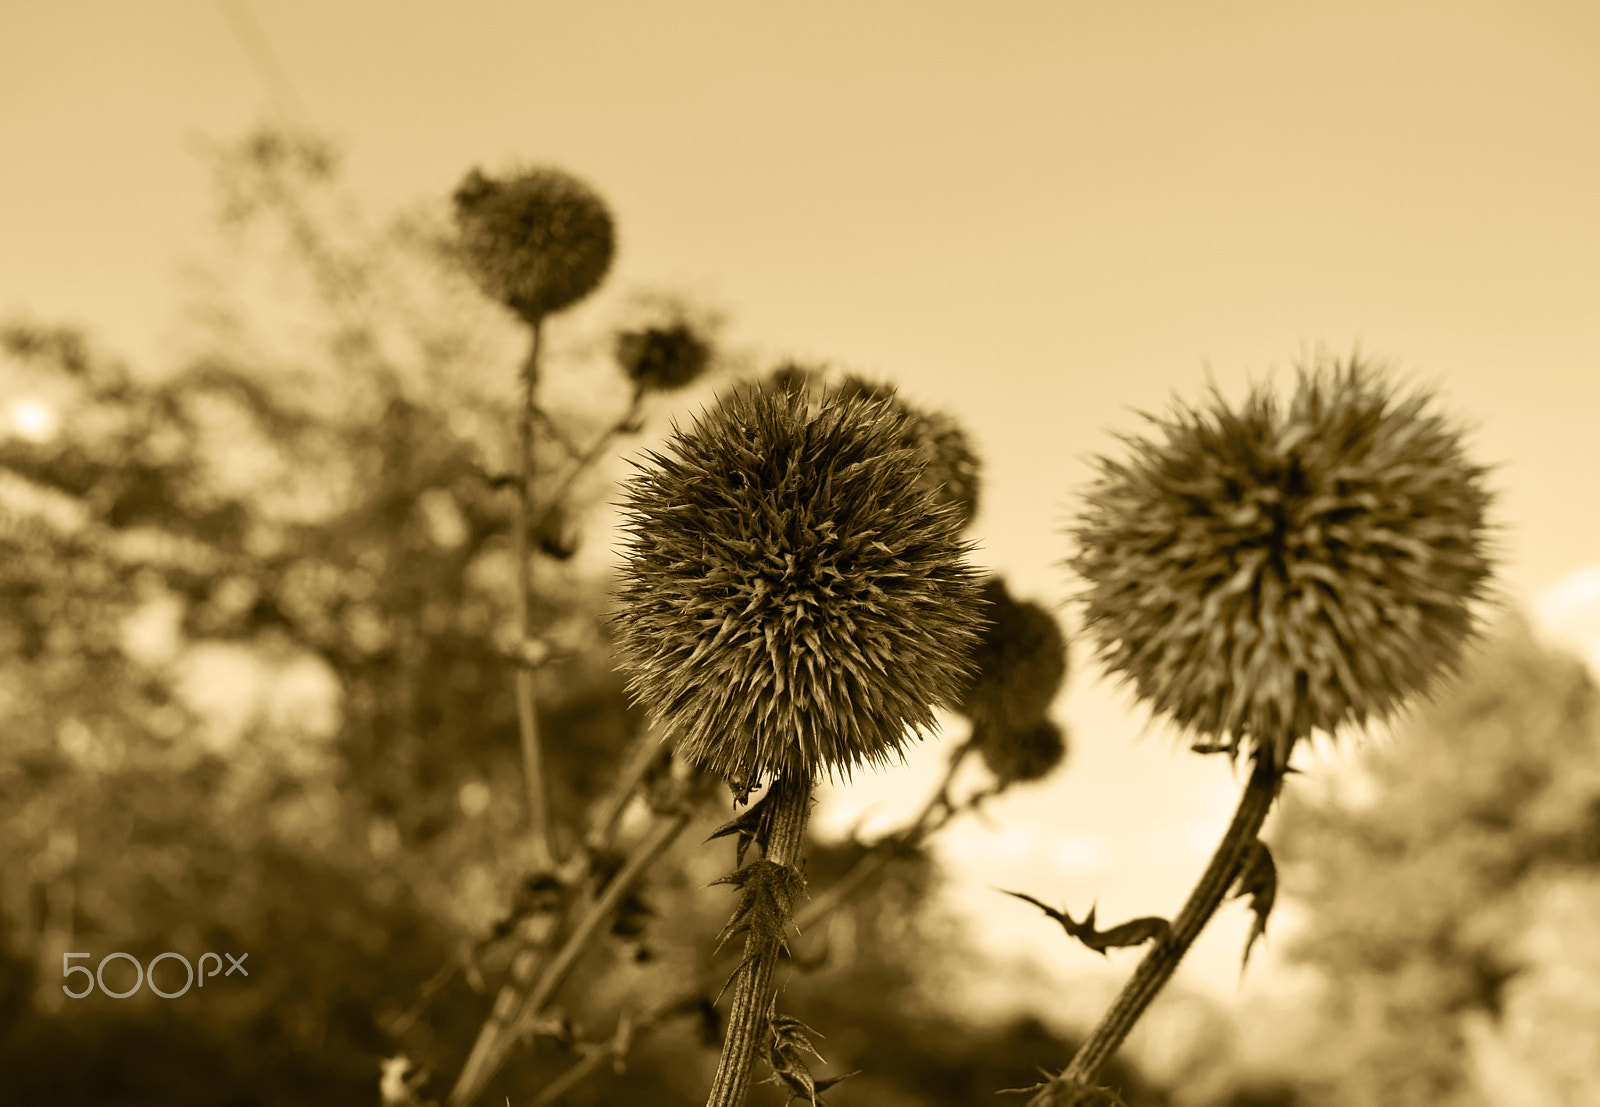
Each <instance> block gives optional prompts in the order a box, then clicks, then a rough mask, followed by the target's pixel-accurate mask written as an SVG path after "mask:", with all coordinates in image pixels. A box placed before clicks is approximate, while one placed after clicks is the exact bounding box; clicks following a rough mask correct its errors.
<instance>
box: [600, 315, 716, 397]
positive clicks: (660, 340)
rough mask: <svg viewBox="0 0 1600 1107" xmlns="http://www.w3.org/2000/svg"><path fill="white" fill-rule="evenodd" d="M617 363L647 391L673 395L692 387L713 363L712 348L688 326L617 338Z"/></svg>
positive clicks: (624, 335)
mask: <svg viewBox="0 0 1600 1107" xmlns="http://www.w3.org/2000/svg"><path fill="white" fill-rule="evenodd" d="M617 361H618V363H619V364H621V366H622V368H623V370H624V371H625V372H626V373H627V374H628V376H629V377H630V378H632V379H633V380H635V381H637V382H638V383H639V384H640V385H642V386H644V387H646V388H652V389H655V390H656V391H658V392H671V391H672V390H674V389H678V388H683V387H685V386H686V385H689V384H693V383H694V382H695V381H696V380H697V379H699V377H700V374H701V373H704V372H705V370H706V366H707V365H709V364H710V362H711V346H710V344H709V343H707V342H706V341H704V340H703V339H702V338H700V336H699V335H697V334H695V332H694V331H693V330H691V329H690V328H689V325H688V324H687V323H674V324H672V325H671V326H666V327H646V328H644V329H643V330H637V331H623V332H621V333H620V334H618V335H617Z"/></svg>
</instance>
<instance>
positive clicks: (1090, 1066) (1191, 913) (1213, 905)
mask: <svg viewBox="0 0 1600 1107" xmlns="http://www.w3.org/2000/svg"><path fill="white" fill-rule="evenodd" d="M1282 783H1283V772H1282V770H1280V769H1278V768H1276V767H1274V765H1273V762H1272V757H1271V755H1270V753H1268V754H1266V755H1265V756H1257V757H1256V759H1255V767H1254V769H1253V770H1252V772H1251V774H1250V781H1249V783H1248V784H1246V785H1245V789H1244V794H1243V795H1241V796H1240V797H1239V806H1238V807H1237V808H1235V809H1234V813H1233V822H1232V823H1230V824H1229V826H1228V831H1227V833H1226V834H1224V835H1223V836H1222V841H1221V843H1220V844H1219V845H1218V846H1217V849H1216V852H1215V853H1213V854H1212V855H1211V861H1210V863H1209V864H1207V865H1206V869H1205V872H1204V873H1202V874H1201V876H1200V881H1199V883H1197V884H1196V885H1195V887H1194V891H1192V892H1190V893H1189V899H1188V901H1187V902H1186V903H1185V904H1184V905H1183V910H1181V911H1180V912H1179V913H1178V917H1177V918H1176V919H1175V920H1174V921H1173V924H1172V930H1171V932H1170V934H1169V935H1168V936H1167V938H1166V939H1165V940H1164V941H1161V942H1159V943H1157V945H1156V946H1155V947H1154V948H1153V949H1151V950H1150V952H1149V953H1147V954H1146V955H1145V958H1144V960H1143V961H1141V962H1140V963H1139V967H1138V969H1136V970H1135V971H1134V974H1133V976H1132V978H1130V979H1129V981H1128V983H1127V984H1126V985H1124V986H1123V989H1122V993H1121V994H1120V995H1119V996H1117V1001H1116V1002H1115V1003H1114V1004H1112V1006H1111V1009H1110V1010H1109V1011H1107V1012H1106V1013H1105V1015H1104V1017H1102V1018H1101V1020H1100V1024H1099V1025H1098V1026H1096V1027H1095V1028H1094V1031H1093V1033H1091V1034H1090V1035H1089V1038H1088V1040H1087V1041H1085V1042H1084V1043H1083V1045H1081V1046H1079V1047H1078V1052H1077V1053H1076V1054H1075V1055H1074V1056H1073V1058H1072V1063H1071V1064H1069V1065H1068V1066H1067V1067H1066V1068H1065V1069H1063V1070H1062V1071H1061V1072H1060V1073H1058V1074H1057V1075H1056V1076H1054V1077H1052V1078H1051V1079H1050V1080H1049V1082H1048V1083H1047V1084H1046V1085H1045V1086H1044V1088H1043V1089H1042V1090H1041V1091H1040V1092H1039V1093H1038V1094H1037V1095H1036V1096H1034V1097H1033V1098H1032V1099H1030V1100H1029V1101H1028V1104H1029V1107H1073V1105H1074V1104H1075V1102H1076V1100H1077V1095H1078V1092H1079V1091H1080V1090H1082V1089H1085V1088H1090V1087H1093V1086H1094V1084H1095V1081H1096V1080H1097V1079H1098V1078H1099V1076H1100V1072H1101V1070H1102V1069H1104V1068H1105V1066H1106V1063H1107V1062H1108V1061H1110V1060H1111V1057H1112V1055H1113V1054H1115V1053H1116V1051H1117V1050H1118V1049H1119V1048H1121V1046H1122V1043H1123V1042H1124V1041H1125V1040H1126V1039H1127V1037H1128V1032H1129V1031H1131V1030H1132V1029H1133V1027H1134V1024H1135V1023H1137V1022H1138V1021H1139V1018H1140V1016H1141V1015H1143V1014H1144V1012H1145V1009H1146V1008H1147V1007H1149V1006H1150V1002H1151V1000H1153V999H1155V997H1156V995H1157V994H1159V993H1160V991H1161V989H1162V988H1163V987H1164V986H1165V985H1166V983H1167V981H1168V980H1170V979H1171V978H1172V974H1173V973H1174V972H1175V971H1176V970H1177V968H1178V963H1179V962H1180V961H1182V960H1183V956H1184V954H1186V953H1188V952H1189V947H1190V946H1192V945H1194V942H1195V939H1196V938H1198V937H1199V936H1200V932H1201V931H1202V930H1204V929H1205V925H1206V923H1208V922H1210V921H1211V916H1212V915H1214V914H1216V911H1217V908H1218V907H1220V906H1221V905H1222V901H1223V899H1224V898H1225V897H1226V896H1227V894H1228V888H1229V886H1230V885H1231V884H1232V883H1233V881H1234V879H1235V878H1236V877H1237V876H1238V874H1239V867H1240V865H1241V863H1242V862H1243V860H1244V857H1245V852H1246V850H1248V849H1249V847H1250V845H1251V843H1253V842H1254V841H1255V840H1256V835H1258V834H1259V833H1260V832H1261V826H1262V824H1263V823H1264V822H1265V821H1266V818H1267V813H1268V812H1269V811H1270V810H1271V809H1272V803H1273V801H1274V800H1275V799H1277V796H1278V790H1279V788H1280V787H1281V786H1282Z"/></svg>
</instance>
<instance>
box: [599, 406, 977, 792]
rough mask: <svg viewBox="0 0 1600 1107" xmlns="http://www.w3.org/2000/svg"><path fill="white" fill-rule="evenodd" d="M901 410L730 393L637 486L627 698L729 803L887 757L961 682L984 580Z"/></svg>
mask: <svg viewBox="0 0 1600 1107" xmlns="http://www.w3.org/2000/svg"><path fill="white" fill-rule="evenodd" d="M908 419H909V416H908V415H906V414H905V413H904V412H903V411H901V410H899V409H898V408H897V407H896V406H895V405H894V404H892V403H888V402H885V401H882V400H873V399H867V398H864V397H855V398H846V397H841V396H838V395H835V394H830V393H822V394H817V393H814V392H812V391H811V390H810V389H808V388H800V389H796V390H794V391H792V392H791V391H783V390H779V389H740V390H735V391H734V392H732V393H730V394H729V395H728V396H727V397H725V398H724V399H723V400H722V401H721V403H719V404H718V405H717V406H716V407H715V408H714V409H713V410H712V411H711V412H709V413H708V414H707V415H705V416H704V417H703V418H701V419H699V420H697V421H696V423H695V425H694V426H693V427H692V428H690V429H689V430H687V431H684V430H681V429H678V430H675V431H674V434H673V437H672V438H671V439H670V440H669V442H668V445H667V447H666V453H665V454H664V455H663V454H657V453H650V454H649V455H647V456H648V462H649V464H648V465H647V466H644V467H641V472H640V474H639V475H638V476H637V477H635V478H634V479H633V480H632V481H630V482H629V485H628V489H627V493H626V497H625V500H624V510H625V516H626V520H627V521H626V523H625V528H626V532H627V537H626V538H625V545H624V551H625V552H624V564H623V569H622V573H623V587H622V588H621V589H620V591H619V594H618V598H619V601H620V607H619V611H618V612H617V615H616V617H615V618H616V623H617V628H618V633H617V647H618V651H619V654H620V657H621V661H622V665H623V667H624V669H625V670H626V671H627V673H628V677H629V689H630V691H631V692H632V693H633V695H634V696H635V698H636V699H637V700H638V701H640V702H642V703H643V704H644V705H645V707H646V708H647V709H648V710H649V712H650V713H651V715H652V716H653V717H654V718H655V719H656V720H657V721H658V723H660V724H661V725H662V726H663V727H665V728H666V729H668V730H670V731H673V732H676V733H677V735H678V737H679V746H678V748H679V749H680V750H681V751H683V752H684V753H685V754H686V755H687V756H688V757H689V758H690V759H691V760H693V761H695V762H697V763H699V764H701V765H703V766H704V767H705V768H707V769H709V770H710V771H713V772H715V773H717V774H718V775H720V776H722V777H723V778H724V779H726V780H728V781H729V782H730V784H732V785H733V786H734V787H735V790H738V789H739V788H741V787H748V786H750V785H752V784H754V783H755V782H756V781H757V780H758V779H759V778H760V777H762V776H765V775H768V774H785V775H787V774H800V775H803V776H804V777H805V778H806V779H809V778H810V777H812V776H814V775H816V774H817V773H819V772H822V771H824V770H826V771H827V772H828V773H829V775H830V776H832V775H833V774H834V773H835V771H836V770H837V771H839V772H840V773H841V774H842V775H846V776H847V775H848V774H849V772H850V770H851V769H853V768H854V767H856V766H858V765H871V764H878V763H882V762H884V761H887V760H888V759H889V758H890V757H891V755H895V754H898V753H899V752H900V751H901V750H902V748H903V745H904V743H905V742H906V740H907V732H908V729H909V730H911V731H915V732H921V731H924V730H927V729H931V728H932V727H933V726H934V717H933V707H934V706H936V705H950V704H951V703H953V701H954V700H955V698H956V696H957V695H958V694H959V691H960V688H961V685H962V684H963V683H964V681H965V680H966V679H967V677H968V673H969V662H968V654H969V653H970V650H971V647H972V644H973V640H974V638H975V637H976V631H975V629H974V628H975V627H976V625H977V618H978V609H979V602H978V596H977V591H978V589H977V584H976V582H975V579H974V575H973V572H972V570H971V569H970V568H969V566H968V565H967V563H966V556H967V554H968V553H969V552H970V546H969V545H968V544H966V543H964V542H963V541H961V539H960V537H959V524H958V521H957V518H956V516H955V513H954V512H953V510H952V509H950V508H948V507H944V506H941V505H939V504H937V503H936V502H934V500H933V498H932V497H931V496H930V495H929V494H928V492H927V491H926V489H924V488H923V487H922V484H921V477H922V471H923V469H924V467H925V465H926V460H925V458H924V457H923V455H922V454H920V453H919V452H918V451H917V450H915V449H913V448H909V447H907V446H905V445H904V444H903V443H904V441H905V438H906V436H907V434H908V429H907V426H906V424H907V422H908Z"/></svg>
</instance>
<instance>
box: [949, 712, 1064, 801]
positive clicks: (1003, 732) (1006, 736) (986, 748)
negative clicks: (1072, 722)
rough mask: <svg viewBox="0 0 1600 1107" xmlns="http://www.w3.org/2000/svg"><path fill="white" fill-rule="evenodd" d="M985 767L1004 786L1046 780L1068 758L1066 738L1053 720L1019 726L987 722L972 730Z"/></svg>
mask: <svg viewBox="0 0 1600 1107" xmlns="http://www.w3.org/2000/svg"><path fill="white" fill-rule="evenodd" d="M972 739H973V742H974V743H975V744H976V745H977V747H978V753H979V755H980V756H981V757H982V758H983V763H984V765H986V766H988V769H989V771H990V772H991V773H993V774H994V777H995V779H996V780H997V781H999V783H1001V784H1002V785H1011V784H1028V783H1030V782H1032V781H1035V780H1043V779H1044V778H1045V777H1047V776H1049V775H1050V773H1051V772H1052V771H1054V769H1055V767H1056V766H1057V765H1059V764H1061V761H1062V759H1063V758H1065V757H1066V755H1067V736H1066V733H1065V732H1064V731H1063V730H1062V729H1061V727H1060V726H1059V725H1057V723H1056V722H1055V720H1053V719H1049V718H1040V719H1035V720H1033V721H1032V722H1030V723H1024V724H1022V725H1020V726H1010V725H996V724H992V723H985V724H981V725H977V726H974V727H973V730H972Z"/></svg>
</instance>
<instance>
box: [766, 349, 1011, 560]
mask: <svg viewBox="0 0 1600 1107" xmlns="http://www.w3.org/2000/svg"><path fill="white" fill-rule="evenodd" d="M826 377H827V374H826V373H825V372H824V371H823V370H821V369H818V368H813V367H810V366H804V365H799V364H797V363H794V362H788V363H786V364H784V365H781V366H779V367H778V368H777V369H775V370H773V371H772V373H771V374H769V375H768V377H767V379H766V381H765V382H764V383H763V387H766V388H776V389H778V390H780V391H787V392H794V391H797V390H800V389H813V390H824V391H829V392H834V393H837V394H838V395H840V396H843V397H847V398H848V397H866V398H868V399H874V400H882V401H885V402H887V403H890V404H893V405H894V406H895V407H896V408H898V409H899V410H900V411H901V412H902V413H903V414H905V415H907V416H908V417H909V418H908V419H907V421H906V424H905V435H904V439H903V441H902V442H901V445H904V446H909V447H912V448H914V449H916V450H918V451H920V452H921V453H922V454H923V456H924V457H925V458H926V459H927V462H928V464H927V467H926V468H925V469H924V470H923V473H922V486H923V487H924V488H925V489H927V490H928V491H929V492H931V493H932V494H933V497H934V499H935V500H937V501H938V502H939V503H943V504H949V505H951V506H952V507H954V508H955V509H956V512H957V517H958V518H959V520H960V523H961V526H962V528H963V529H965V528H966V527H968V526H970V525H971V524H972V520H973V519H974V518H976V516H977V514H978V485H979V475H980V474H979V470H980V463H979V461H978V455H977V453H976V451H974V450H973V447H972V440H971V439H970V438H968V437H967V432H966V431H965V430H963V429H962V427H961V424H960V423H958V422H956V420H955V419H953V418H951V417H950V416H948V415H946V414H944V413H943V412H938V411H924V410H922V409H920V408H917V407H914V406H912V405H911V404H908V403H906V402H905V401H904V400H903V399H901V398H900V395H899V392H898V391H897V390H896V389H895V387H894V386H893V385H891V384H880V383H875V382H872V381H868V380H866V379H865V378H862V377H858V376H855V375H854V374H850V375H846V376H845V377H844V378H843V380H841V381H840V382H839V383H838V384H836V385H830V384H827V383H825V382H826Z"/></svg>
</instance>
